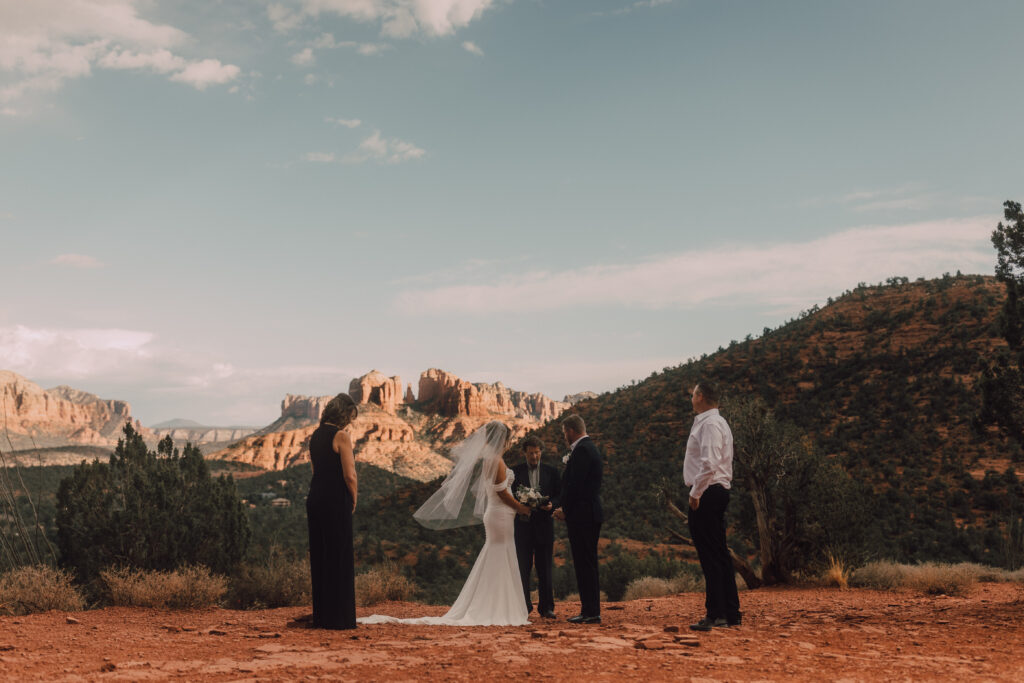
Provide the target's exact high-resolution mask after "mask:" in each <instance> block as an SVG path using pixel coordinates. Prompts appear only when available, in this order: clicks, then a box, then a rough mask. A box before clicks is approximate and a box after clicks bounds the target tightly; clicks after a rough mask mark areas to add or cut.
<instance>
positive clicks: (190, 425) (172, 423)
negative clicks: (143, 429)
mask: <svg viewBox="0 0 1024 683" xmlns="http://www.w3.org/2000/svg"><path fill="white" fill-rule="evenodd" d="M203 427H206V425H204V424H201V423H199V422H196V421H195V420H186V419H184V418H181V417H176V418H174V419H173V420H164V421H163V422H158V423H156V424H155V425H150V426H149V428H150V429H200V428H203Z"/></svg>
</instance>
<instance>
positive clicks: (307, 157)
mask: <svg viewBox="0 0 1024 683" xmlns="http://www.w3.org/2000/svg"><path fill="white" fill-rule="evenodd" d="M302 160H303V161H311V162H313V163H317V164H329V163H331V162H332V161H334V153H333V152H306V153H305V154H303V155H302Z"/></svg>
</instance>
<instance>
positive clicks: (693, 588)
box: [669, 572, 747, 593]
mask: <svg viewBox="0 0 1024 683" xmlns="http://www.w3.org/2000/svg"><path fill="white" fill-rule="evenodd" d="M669 584H670V585H671V586H672V592H673V593H703V592H704V577H703V576H699V575H697V574H694V573H692V572H686V573H683V574H678V575H676V576H673V577H672V578H671V579H669ZM746 587H747V584H745V583H743V579H742V578H741V577H740V576H739V575H737V576H736V589H737V590H745V589H746Z"/></svg>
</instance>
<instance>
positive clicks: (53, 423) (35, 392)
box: [0, 370, 154, 449]
mask: <svg viewBox="0 0 1024 683" xmlns="http://www.w3.org/2000/svg"><path fill="white" fill-rule="evenodd" d="M0 416H2V419H3V421H4V422H5V424H6V427H7V431H8V433H9V434H10V437H11V442H12V443H13V444H14V447H15V448H16V449H26V448H36V447H39V448H53V447H59V446H66V445H77V444H88V445H95V446H113V445H115V444H116V443H117V439H118V437H119V436H120V435H121V430H122V429H123V428H124V423H125V422H127V421H129V420H132V410H131V406H130V405H128V403H126V402H124V401H113V400H106V399H101V398H99V397H98V396H95V395H93V394H90V393H87V392H84V391H80V390H78V389H72V388H71V387H66V386H60V387H55V388H53V389H50V390H48V391H44V390H43V389H42V388H41V387H40V386H39V385H38V384H35V383H34V382H31V381H29V380H28V379H25V378H24V377H22V376H21V375H18V374H15V373H13V372H8V371H6V370H2V371H0ZM132 421H133V423H134V425H135V427H136V429H138V430H139V431H140V433H141V434H142V435H143V437H145V438H146V439H147V440H153V439H154V435H153V434H152V432H150V431H149V430H147V429H144V428H143V427H142V426H141V425H139V424H138V422H137V421H134V420H132Z"/></svg>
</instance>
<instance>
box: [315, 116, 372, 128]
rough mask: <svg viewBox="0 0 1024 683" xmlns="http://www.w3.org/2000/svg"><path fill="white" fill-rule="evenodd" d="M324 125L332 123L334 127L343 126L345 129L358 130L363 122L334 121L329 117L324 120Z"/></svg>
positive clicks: (352, 120)
mask: <svg viewBox="0 0 1024 683" xmlns="http://www.w3.org/2000/svg"><path fill="white" fill-rule="evenodd" d="M324 122H326V123H333V124H335V125H336V126H345V127H346V128H358V127H359V126H360V125H361V124H362V123H363V122H362V121H360V120H359V119H335V118H331V117H330V116H328V117H326V118H325V119H324Z"/></svg>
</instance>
